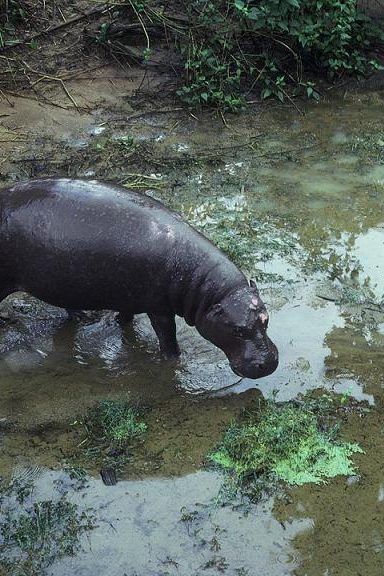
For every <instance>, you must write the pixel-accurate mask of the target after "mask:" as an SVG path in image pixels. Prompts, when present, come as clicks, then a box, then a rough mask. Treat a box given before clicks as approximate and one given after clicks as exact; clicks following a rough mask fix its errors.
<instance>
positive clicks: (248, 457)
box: [210, 402, 362, 485]
mask: <svg viewBox="0 0 384 576" xmlns="http://www.w3.org/2000/svg"><path fill="white" fill-rule="evenodd" d="M336 436H337V427H336V426H332V428H330V429H329V430H327V431H324V430H321V429H320V426H319V421H318V416H317V415H316V413H315V411H314V410H312V409H311V408H310V407H308V406H305V405H304V406H303V405H301V406H300V405H295V404H292V403H290V404H286V405H283V406H279V405H276V404H273V403H272V402H271V403H268V405H267V407H266V409H265V410H264V411H263V412H262V413H261V415H260V416H259V419H258V421H255V420H254V419H251V420H250V421H249V422H246V423H245V424H243V425H238V424H233V425H232V426H231V427H230V428H229V429H228V430H227V432H226V433H225V435H224V438H223V441H222V443H221V444H220V446H219V447H218V448H217V449H216V450H215V451H214V452H213V453H212V454H211V455H210V460H211V461H212V462H214V463H215V464H217V465H219V466H220V467H222V468H224V469H226V470H230V471H232V472H233V473H234V474H235V476H236V477H237V479H238V480H239V481H240V482H241V481H243V480H245V479H246V478H247V477H249V476H254V477H258V478H264V479H268V478H270V479H274V480H280V481H283V482H286V483H287V484H290V485H302V484H305V483H308V482H314V483H316V484H319V483H323V482H325V481H326V480H327V479H328V478H333V477H335V476H339V475H350V474H354V473H355V472H356V469H355V466H354V464H353V462H352V461H351V459H350V456H351V455H352V454H354V453H355V452H362V450H361V448H360V447H359V446H358V445H357V444H350V443H346V442H340V441H338V440H337V437H336Z"/></svg>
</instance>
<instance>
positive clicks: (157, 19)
mask: <svg viewBox="0 0 384 576" xmlns="http://www.w3.org/2000/svg"><path fill="white" fill-rule="evenodd" d="M124 6H125V9H126V10H128V9H130V10H131V15H132V16H134V17H135V18H136V19H137V20H138V21H139V23H140V25H141V27H142V29H143V32H144V33H145V36H146V43H147V50H149V32H148V31H147V26H148V28H149V27H151V28H153V27H154V26H156V25H158V26H161V27H162V29H165V30H166V31H167V37H168V36H172V35H173V36H174V37H175V40H176V45H177V46H178V47H179V49H180V52H181V55H182V57H183V59H184V69H185V82H184V85H183V86H182V87H181V88H180V89H179V90H178V91H177V94H178V95H179V96H180V98H181V99H182V100H184V101H185V102H187V103H188V104H189V105H191V106H201V105H209V106H215V107H218V108H220V109H224V110H230V111H238V110H241V109H242V108H243V107H244V106H245V103H246V97H245V94H247V93H249V91H251V90H253V89H255V87H257V88H258V90H259V93H260V96H261V98H262V99H266V98H270V97H274V98H277V99H279V100H280V101H283V100H285V99H287V98H288V99H290V98H291V97H292V96H293V95H296V94H303V95H304V96H307V97H308V98H313V99H316V100H318V99H319V98H320V95H319V91H318V90H317V89H316V86H315V83H314V81H313V78H312V77H310V74H313V72H314V71H319V72H321V73H323V74H324V73H325V74H326V75H327V76H328V77H329V78H331V79H335V78H337V77H339V76H340V75H342V74H355V75H356V74H357V75H364V74H367V73H369V72H371V71H372V70H374V69H375V68H378V67H379V65H378V63H377V62H376V61H375V60H374V59H373V58H371V57H370V56H369V50H370V49H371V47H372V45H373V44H374V43H375V42H376V41H377V40H380V39H381V40H383V39H384V32H383V30H380V29H379V27H378V26H376V25H375V24H374V23H373V22H372V21H371V20H370V19H368V18H367V17H366V16H365V15H363V14H362V13H361V12H360V11H359V10H358V8H357V2H356V0H192V1H191V2H188V3H184V2H178V1H176V3H175V4H174V5H173V7H174V8H176V10H177V12H178V13H180V14H182V18H179V19H173V18H172V15H171V14H170V15H169V16H167V15H166V13H165V10H164V8H163V7H158V3H157V2H156V1H155V0H142V1H140V2H137V1H133V0H127V1H126V3H125V4H124ZM180 21H181V22H184V24H183V25H182V24H180Z"/></svg>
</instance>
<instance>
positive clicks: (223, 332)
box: [196, 283, 278, 378]
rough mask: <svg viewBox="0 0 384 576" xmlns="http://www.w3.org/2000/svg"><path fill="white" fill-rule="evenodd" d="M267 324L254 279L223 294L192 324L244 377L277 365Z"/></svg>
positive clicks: (258, 375)
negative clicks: (247, 284) (219, 299)
mask: <svg viewBox="0 0 384 576" xmlns="http://www.w3.org/2000/svg"><path fill="white" fill-rule="evenodd" d="M267 327H268V313H267V311H266V308H265V305H264V303H263V301H262V300H261V298H260V296H259V293H258V291H257V288H256V285H255V284H254V283H251V286H243V287H241V288H238V289H237V290H235V291H233V292H231V293H230V294H228V295H227V296H225V297H224V298H223V299H222V300H221V301H220V302H219V303H216V304H214V305H213V306H211V308H209V309H208V310H207V311H206V313H205V314H202V315H201V317H200V318H199V322H198V323H197V324H196V328H197V329H198V331H199V332H200V334H201V335H202V336H203V337H204V338H205V339H206V340H209V341H210V342H212V343H213V344H214V345H215V346H217V347H218V348H221V350H223V352H224V353H225V354H226V356H227V358H228V360H229V363H230V365H231V368H232V370H233V371H234V372H235V373H236V374H237V375H238V376H243V377H245V378H262V377H263V376H268V374H271V373H272V372H274V371H275V370H276V368H277V365H278V352H277V348H276V346H275V345H274V344H273V342H272V340H270V339H269V338H268V336H267Z"/></svg>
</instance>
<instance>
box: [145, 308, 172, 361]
mask: <svg viewBox="0 0 384 576" xmlns="http://www.w3.org/2000/svg"><path fill="white" fill-rule="evenodd" d="M148 317H149V319H150V321H151V324H152V327H153V329H154V331H155V332H156V335H157V337H158V339H159V344H160V353H161V355H162V356H163V357H164V358H167V359H173V358H177V357H178V356H180V348H179V345H178V343H177V340H176V322H175V316H174V314H152V313H151V314H148Z"/></svg>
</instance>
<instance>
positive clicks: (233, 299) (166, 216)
mask: <svg viewBox="0 0 384 576" xmlns="http://www.w3.org/2000/svg"><path fill="white" fill-rule="evenodd" d="M0 271H1V275H0V302H1V300H3V299H4V298H5V297H6V296H8V295H9V294H11V293H12V292H16V291H19V290H22V291H24V292H28V293H29V294H31V295H32V296H35V297H37V298H39V299H41V300H44V301H45V302H47V303H49V304H53V305H55V306H60V307H63V308H67V309H71V310H103V309H108V310H115V311H118V312H120V314H121V316H122V317H123V318H125V319H127V320H131V319H132V318H133V315H134V314H138V313H142V312H146V313H147V314H148V316H149V319H150V321H151V324H152V326H153V328H154V330H155V332H156V334H157V336H158V339H159V343H160V351H161V353H162V355H163V356H165V357H168V358H172V357H177V356H178V355H179V354H180V351H179V346H178V344H177V340H176V324H175V315H178V316H182V317H183V318H184V319H185V320H186V322H187V323H188V324H189V325H191V326H196V328H197V330H198V332H199V333H200V334H201V335H202V336H203V337H204V338H206V339H207V340H209V341H210V342H212V343H213V344H214V345H215V346H218V347H219V348H221V349H222V350H223V351H224V353H225V354H226V356H227V358H228V360H229V363H230V365H231V368H232V370H233V371H234V372H235V373H236V374H238V375H240V376H244V377H248V378H260V377H262V376H266V375H268V374H271V372H273V371H274V370H275V369H276V367H277V364H278V353H277V349H276V346H275V345H274V344H273V343H272V341H271V340H270V339H269V338H268V336H267V326H268V314H267V311H266V309H265V306H264V303H263V302H262V300H261V298H260V296H259V293H258V290H257V288H256V285H255V284H254V283H251V284H248V281H247V279H246V278H245V276H244V274H243V273H242V272H241V271H240V270H239V269H238V268H237V267H236V266H235V265H234V264H233V263H232V262H231V261H230V260H229V259H228V258H227V257H226V256H225V255H224V254H223V253H222V252H221V251H220V250H219V249H218V248H216V247H215V246H214V245H213V244H212V243H211V242H210V241H209V240H207V238H205V237H204V236H202V235H201V234H200V233H199V232H197V231H196V230H195V229H194V228H192V227H191V226H190V225H188V224H187V223H186V222H185V221H183V220H182V218H181V216H179V215H178V214H177V213H176V212H173V211H171V210H168V209H167V208H166V207H165V206H163V205H162V204H161V203H160V202H158V201H156V200H154V199H153V198H151V197H148V196H146V195H143V194H140V193H138V192H135V191H132V190H127V189H125V188H122V187H118V186H115V185H112V184H105V183H101V182H98V181H96V180H81V179H80V180H72V179H68V178H43V179H38V180H29V181H26V182H21V183H18V184H15V185H14V186H11V187H10V188H6V189H4V190H2V191H1V193H0Z"/></svg>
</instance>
